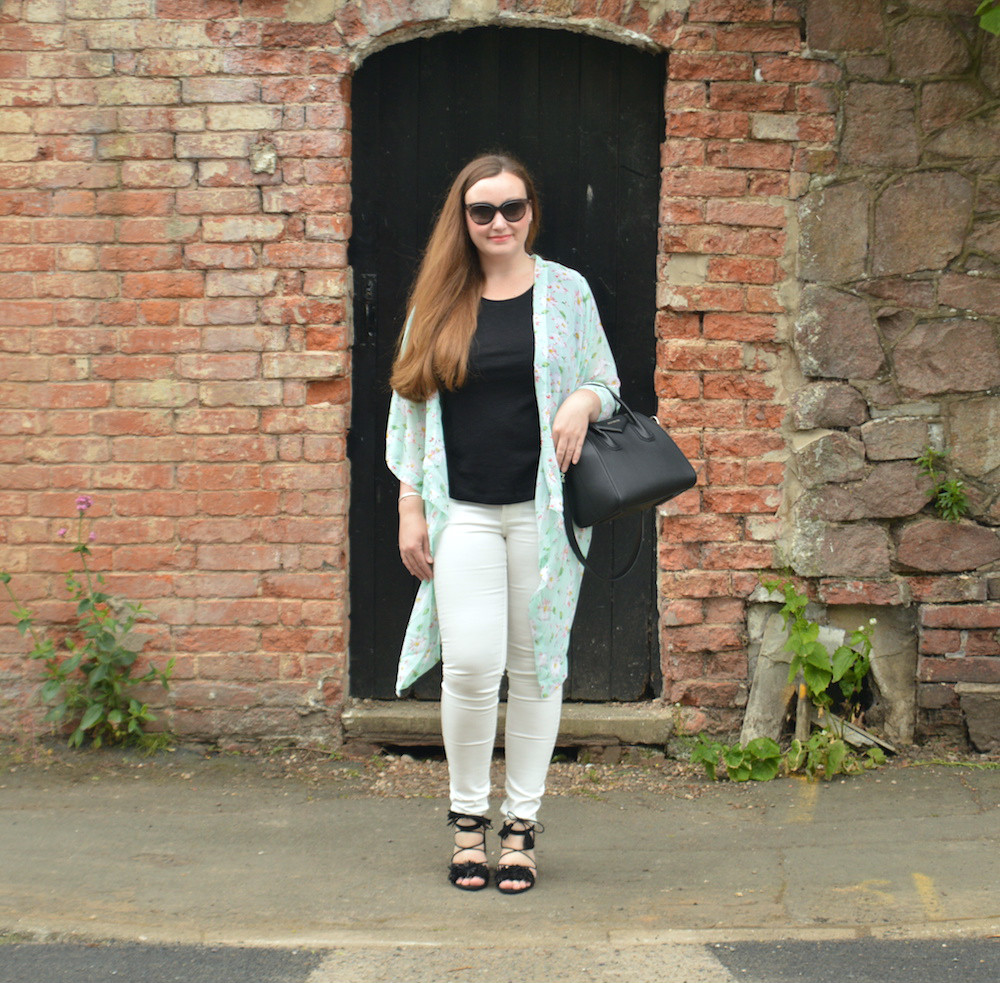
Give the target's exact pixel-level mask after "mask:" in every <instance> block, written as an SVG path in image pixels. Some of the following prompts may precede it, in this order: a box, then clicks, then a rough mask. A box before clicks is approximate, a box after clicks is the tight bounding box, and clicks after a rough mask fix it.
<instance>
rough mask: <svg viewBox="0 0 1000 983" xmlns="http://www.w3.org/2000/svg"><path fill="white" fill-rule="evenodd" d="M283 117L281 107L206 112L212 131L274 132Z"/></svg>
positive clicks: (224, 108) (230, 107) (223, 108)
mask: <svg viewBox="0 0 1000 983" xmlns="http://www.w3.org/2000/svg"><path fill="white" fill-rule="evenodd" d="M281 116H282V108H281V107H280V106H260V105H256V106H254V105H217V106H209V107H208V109H207V111H206V121H207V123H208V128H209V129H210V130H274V129H277V128H278V127H279V126H281ZM279 153H281V154H282V156H284V154H285V153H287V151H281V150H279ZM220 156H222V155H220ZM295 156H298V155H295Z"/></svg>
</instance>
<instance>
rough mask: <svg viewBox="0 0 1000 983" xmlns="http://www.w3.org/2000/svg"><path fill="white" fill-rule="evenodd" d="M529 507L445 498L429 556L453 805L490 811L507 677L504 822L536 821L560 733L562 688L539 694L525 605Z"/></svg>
mask: <svg viewBox="0 0 1000 983" xmlns="http://www.w3.org/2000/svg"><path fill="white" fill-rule="evenodd" d="M538 580H539V571H538V530H537V526H536V523H535V505H534V502H519V503H517V504H516V505H478V504H475V503H472V502H456V501H452V503H451V509H450V512H449V515H448V524H447V526H446V527H445V528H444V530H443V531H442V533H441V538H440V540H439V541H438V548H437V553H436V554H435V556H434V593H435V597H436V599H437V612H438V620H439V622H440V625H441V644H442V655H441V662H442V668H443V680H442V684H441V730H442V734H443V736H444V746H445V753H446V755H447V757H448V770H449V776H450V781H451V808H452V810H453V811H454V812H460V813H464V814H465V815H471V816H485V815H486V813H487V811H488V810H489V794H490V762H491V761H492V758H493V744H494V741H495V738H496V730H497V705H498V702H499V691H500V680H501V677H502V676H503V673H504V670H505V669H506V671H507V682H508V693H507V727H506V734H505V755H506V764H507V784H506V798H505V799H504V802H503V805H502V807H501V808H502V810H503V812H502V814H503V815H504V816H507V815H514V816H517V817H518V818H520V819H535V818H536V816H537V814H538V808H539V806H540V805H541V801H542V795H543V793H544V792H545V776H546V774H547V772H548V768H549V762H550V761H551V759H552V750H553V748H554V747H555V742H556V735H557V733H558V730H559V717H560V713H561V711H562V689H561V688H560V689H559V690H558V691H557V692H555V693H553V694H552V695H551V696H548V697H543V696H542V695H541V693H540V691H539V686H538V676H537V674H536V672H535V655H534V648H533V646H532V640H531V627H530V624H529V622H528V600H529V598H530V597H531V595H532V594H533V593H534V591H535V589H536V588H537V586H538Z"/></svg>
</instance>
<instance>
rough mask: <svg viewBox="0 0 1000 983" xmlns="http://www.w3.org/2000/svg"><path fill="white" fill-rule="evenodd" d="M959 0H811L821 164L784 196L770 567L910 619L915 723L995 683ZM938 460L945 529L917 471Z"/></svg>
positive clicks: (990, 94) (976, 203) (979, 326)
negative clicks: (777, 560) (942, 468)
mask: <svg viewBox="0 0 1000 983" xmlns="http://www.w3.org/2000/svg"><path fill="white" fill-rule="evenodd" d="M970 14H971V7H970V5H968V4H964V3H954V2H952V3H949V2H943V0H942V2H935V3H931V2H913V3H910V4H900V3H894V4H881V3H879V2H874V0H869V2H854V3H849V4H845V3H841V2H837V0H831V2H826V0H813V2H812V3H810V4H809V8H808V19H807V28H808V30H807V41H808V44H809V46H810V49H811V52H812V54H813V55H814V56H816V57H821V58H824V59H827V60H828V62H829V64H831V65H832V66H836V69H837V81H836V83H835V84H834V85H832V86H831V89H830V94H831V97H832V98H833V99H834V100H835V104H836V111H837V115H838V120H839V126H838V140H837V146H836V150H837V156H836V160H835V161H833V160H831V164H830V167H829V169H828V173H827V174H825V175H823V176H817V177H815V178H814V179H813V181H812V186H811V188H810V190H809V192H808V193H807V194H806V195H804V196H803V197H802V199H801V201H800V202H799V208H798V221H799V228H800V243H799V265H798V270H799V275H800V278H801V294H800V300H799V309H798V313H797V316H796V318H795V325H794V337H793V348H794V352H795V355H796V358H797V363H798V369H799V370H800V372H801V374H802V377H803V378H802V379H801V380H796V382H797V383H798V384H797V385H795V384H794V383H793V391H792V393H791V396H790V406H791V413H790V421H789V422H790V426H791V429H792V432H791V434H790V438H791V446H792V448H793V454H792V464H791V474H790V476H789V480H788V482H787V483H786V486H785V501H784V503H783V511H784V514H785V515H787V517H788V522H787V525H786V527H785V529H784V546H785V555H786V556H787V559H788V562H789V564H790V565H791V567H792V568H793V569H794V570H795V572H796V573H798V574H800V575H802V576H804V577H808V578H817V580H818V595H819V597H820V598H821V599H823V600H825V601H827V602H829V603H831V604H844V603H854V602H861V603H869V604H879V605H896V606H901V607H909V606H913V607H914V608H915V609H916V612H917V617H918V624H919V655H920V660H919V667H918V684H919V705H920V707H921V708H922V714H921V716H922V719H921V723H922V725H923V729H924V730H925V731H927V730H935V729H939V728H940V727H941V726H944V725H953V726H955V727H959V726H960V725H961V722H962V721H961V714H960V712H959V700H960V696H959V695H956V684H958V683H991V684H998V683H1000V658H998V656H1000V636H998V632H997V629H998V628H1000V562H998V561H1000V537H998V533H997V526H998V525H1000V482H998V479H1000V428H998V427H997V422H1000V421H998V407H1000V397H998V396H997V395H996V394H995V390H996V389H997V387H998V386H1000V44H998V40H997V39H996V38H992V37H990V36H989V35H987V34H985V33H983V32H982V31H980V30H978V29H977V27H976V25H975V23H974V21H973V20H972V18H971V16H970ZM927 447H932V448H934V449H936V450H939V451H944V452H945V453H946V454H947V455H948V457H947V461H948V463H949V464H950V465H951V469H950V470H949V472H948V475H949V477H953V478H959V479H960V480H962V481H963V482H964V484H965V488H966V491H967V493H968V496H969V501H970V510H969V513H968V515H967V517H966V518H963V519H962V520H961V521H960V522H958V523H954V522H946V521H944V520H942V519H940V518H938V517H937V516H936V515H935V514H934V513H933V509H931V508H930V507H929V506H928V502H929V499H930V494H929V491H928V489H929V486H930V482H929V481H928V479H927V478H926V477H923V476H922V475H921V474H920V472H919V469H918V466H917V463H916V459H917V458H918V457H920V456H921V455H922V454H923V453H924V451H925V449H926V448H927Z"/></svg>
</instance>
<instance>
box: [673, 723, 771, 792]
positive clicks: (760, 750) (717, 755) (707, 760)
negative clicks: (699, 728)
mask: <svg viewBox="0 0 1000 983" xmlns="http://www.w3.org/2000/svg"><path fill="white" fill-rule="evenodd" d="M691 761H692V762H693V763H695V764H700V765H702V766H703V767H704V769H705V773H706V774H707V775H708V777H709V778H711V779H712V781H716V780H717V779H718V775H719V769H720V767H721V768H722V769H724V770H725V772H726V776H727V777H728V778H729V779H730V780H731V781H734V782H746V781H755V782H769V781H770V780H771V779H772V778H777V776H778V772H779V771H780V770H781V748H780V747H779V746H778V744H777V742H776V741H772V740H771V738H770V737H757V738H754V740H752V741H749V742H748V743H747V744H746V745H745V746H741V745H739V744H722V743H720V742H719V741H713V740H712V739H711V738H709V737H706V736H705V735H704V734H699V735H698V739H697V743H695V745H694V747H693V748H692V749H691Z"/></svg>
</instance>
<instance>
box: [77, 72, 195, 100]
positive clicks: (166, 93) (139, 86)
mask: <svg viewBox="0 0 1000 983" xmlns="http://www.w3.org/2000/svg"><path fill="white" fill-rule="evenodd" d="M93 85H94V88H95V91H96V92H97V101H98V104H99V105H102V106H173V105H176V104H177V103H178V102H180V83H179V82H177V81H174V80H173V79H127V78H126V79H123V78H107V79H103V78H101V79H96V80H95V81H94V83H93Z"/></svg>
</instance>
